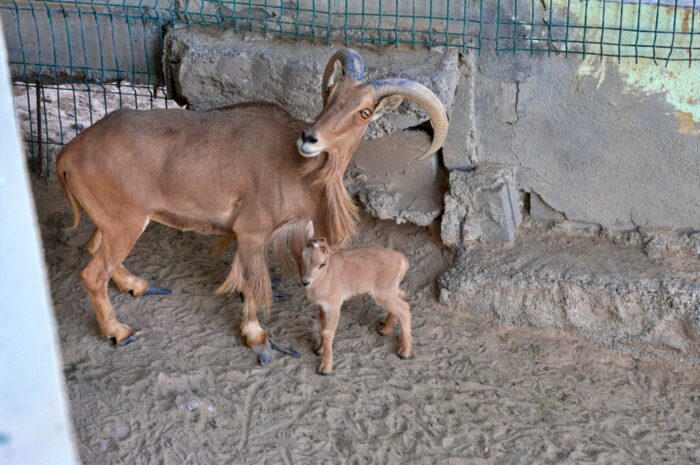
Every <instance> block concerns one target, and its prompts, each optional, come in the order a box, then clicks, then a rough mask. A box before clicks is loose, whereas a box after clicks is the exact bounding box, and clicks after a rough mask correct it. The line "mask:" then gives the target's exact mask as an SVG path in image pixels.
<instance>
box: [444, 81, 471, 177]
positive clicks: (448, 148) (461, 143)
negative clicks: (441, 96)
mask: <svg viewBox="0 0 700 465" xmlns="http://www.w3.org/2000/svg"><path fill="white" fill-rule="evenodd" d="M473 87H474V72H473V70H470V69H467V67H465V69H464V71H463V74H462V76H461V78H460V80H459V85H458V86H457V93H456V94H455V100H454V109H453V111H452V118H451V119H450V129H449V130H448V132H447V139H446V140H445V145H444V146H443V147H442V161H443V163H444V164H445V168H447V169H448V170H449V171H453V170H462V171H468V170H472V169H474V162H473V159H474V158H475V157H476V149H477V145H476V140H475V137H474V127H473V124H474V98H473V93H474V89H473Z"/></svg>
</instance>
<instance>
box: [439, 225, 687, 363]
mask: <svg viewBox="0 0 700 465" xmlns="http://www.w3.org/2000/svg"><path fill="white" fill-rule="evenodd" d="M528 229H529V230H528V231H527V232H524V230H523V231H521V234H520V235H519V238H518V241H516V242H515V243H514V244H513V245H512V246H511V247H509V248H494V247H486V246H482V245H475V246H473V247H471V248H470V249H468V250H467V251H466V252H464V253H463V254H462V256H461V257H460V258H459V259H458V260H457V262H456V264H455V265H454V266H453V267H452V268H451V269H450V270H448V271H447V272H446V273H444V274H443V275H442V276H441V277H440V301H441V302H442V303H445V304H448V305H451V306H454V307H456V308H458V309H462V310H469V311H472V312H475V313H479V314H486V315H491V316H493V317H495V318H497V319H500V320H503V321H505V322H508V323H511V324H516V325H523V326H535V327H539V328H561V329H566V330H575V331H578V332H580V333H582V334H583V335H585V336H586V337H588V338H590V339H592V340H593V341H595V342H597V343H599V344H602V345H604V346H606V347H609V348H611V349H614V350H618V351H622V352H625V353H629V354H632V355H633V356H636V357H645V358H646V357H661V358H664V359H668V360H672V361H676V362H683V363H690V364H699V363H700V280H698V276H699V275H700V260H698V259H697V257H687V256H686V257H680V256H676V257H670V258H665V259H652V258H650V257H649V256H648V255H647V254H646V253H645V251H644V248H643V246H642V245H640V246H637V247H623V246H619V245H616V244H614V243H613V242H611V241H609V240H607V239H605V238H600V237H595V236H589V237H571V236H569V237H566V236H565V235H561V234H556V233H553V232H546V231H543V230H541V229H540V230H538V229H537V228H528Z"/></svg>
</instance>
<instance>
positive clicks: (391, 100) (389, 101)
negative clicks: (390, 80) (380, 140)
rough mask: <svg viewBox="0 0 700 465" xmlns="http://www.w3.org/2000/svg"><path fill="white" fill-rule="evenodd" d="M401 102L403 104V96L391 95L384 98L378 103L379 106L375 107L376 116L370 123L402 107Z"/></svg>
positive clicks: (373, 116)
mask: <svg viewBox="0 0 700 465" xmlns="http://www.w3.org/2000/svg"><path fill="white" fill-rule="evenodd" d="M401 102H403V97H402V96H401V95H389V96H387V97H384V98H383V99H381V100H380V101H379V102H377V105H376V106H375V107H374V114H373V115H372V119H371V120H370V121H376V120H378V119H379V118H381V117H382V116H384V115H385V114H386V113H389V112H390V111H394V110H396V109H397V108H398V106H399V105H401Z"/></svg>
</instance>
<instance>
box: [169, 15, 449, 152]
mask: <svg viewBox="0 0 700 465" xmlns="http://www.w3.org/2000/svg"><path fill="white" fill-rule="evenodd" d="M337 48H338V47H337V46H325V45H312V44H304V43H303V42H288V41H284V40H268V39H267V38H266V37H264V36H261V35H256V34H252V33H235V32H234V31H232V30H223V31H222V30H219V29H213V28H202V27H191V28H189V29H188V28H175V29H173V30H171V31H170V32H169V33H168V34H167V36H166V38H165V50H164V56H163V66H164V68H165V69H164V74H165V79H166V84H167V86H168V93H169V95H170V96H171V97H172V98H174V99H175V100H177V101H178V102H179V103H187V104H188V105H189V106H190V107H191V108H193V109H209V108H214V107H219V106H223V105H230V104H234V103H238V102H243V101H250V100H267V101H274V102H278V103H279V104H281V105H282V106H284V107H285V108H286V109H287V110H288V111H289V112H290V113H291V114H292V115H294V116H295V117H297V118H300V119H302V120H306V121H312V120H313V119H314V118H315V117H316V115H317V114H318V113H319V112H320V110H321V107H322V99H321V77H322V74H323V70H324V68H325V65H326V63H327V61H328V58H329V57H330V56H331V55H332V54H333V53H334V52H335V51H336V50H337ZM358 51H359V52H360V54H361V55H362V56H363V58H364V60H365V76H366V79H368V80H371V79H377V78H385V77H402V78H406V79H412V80H415V81H417V82H420V83H421V84H424V85H425V86H427V87H429V88H430V89H431V90H432V91H433V92H435V94H436V95H437V96H438V97H439V98H440V99H441V100H442V102H443V103H444V104H445V107H446V109H447V111H448V113H449V112H450V111H451V109H452V104H453V100H454V95H455V89H456V87H457V82H458V80H459V75H460V71H459V67H460V62H459V56H458V53H457V51H456V50H442V51H436V50H433V51H430V50H408V49H401V48H398V49H395V48H391V49H388V50H383V51H381V52H376V51H373V50H366V49H358ZM427 119H428V118H427V114H426V113H425V112H424V111H423V110H422V109H421V108H420V107H418V106H417V105H416V104H415V103H413V102H409V101H405V102H404V103H403V104H402V105H401V107H399V109H398V110H396V111H394V112H392V113H391V114H389V115H387V116H386V117H384V118H380V119H379V120H378V121H376V122H375V123H373V124H372V125H370V127H369V128H368V131H367V134H368V136H369V137H370V138H372V137H377V136H381V135H384V134H387V133H391V132H394V131H396V130H401V129H406V128H410V127H414V126H417V125H419V124H420V123H422V122H424V121H427Z"/></svg>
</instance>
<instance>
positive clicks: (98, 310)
mask: <svg viewBox="0 0 700 465" xmlns="http://www.w3.org/2000/svg"><path fill="white" fill-rule="evenodd" d="M120 229H121V230H120V231H114V232H110V233H108V234H107V233H105V235H104V238H100V239H101V240H100V244H99V247H98V248H97V250H95V251H94V255H93V257H92V260H90V263H88V265H87V266H86V267H85V269H84V270H83V271H82V272H81V273H80V277H81V279H82V281H83V284H84V285H85V288H86V289H87V291H88V293H89V294H90V298H91V299H92V304H93V307H94V309H95V315H96V316H97V322H98V323H99V325H100V331H101V332H102V334H103V335H104V336H106V337H108V338H111V339H113V340H114V342H115V343H116V344H118V345H126V344H129V343H131V342H133V341H134V340H136V338H137V337H138V336H139V334H140V333H138V332H137V333H135V332H134V331H133V330H132V329H131V328H130V327H128V326H127V325H125V324H122V323H121V322H119V320H117V317H116V315H115V314H114V308H113V307H112V304H111V302H110V300H109V294H108V293H107V285H108V283H109V280H110V278H111V277H112V276H113V275H114V272H115V270H117V269H118V268H119V266H120V265H121V262H122V261H123V260H124V259H125V258H126V256H127V255H128V254H129V252H130V251H131V249H132V248H133V247H134V244H135V243H136V240H137V239H138V238H139V236H140V235H141V230H140V229H139V225H138V224H136V225H134V226H132V227H130V228H129V227H128V226H127V225H125V224H124V223H122V224H121V225H120ZM100 235H102V233H101V234H100ZM91 242H92V241H91Z"/></svg>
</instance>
